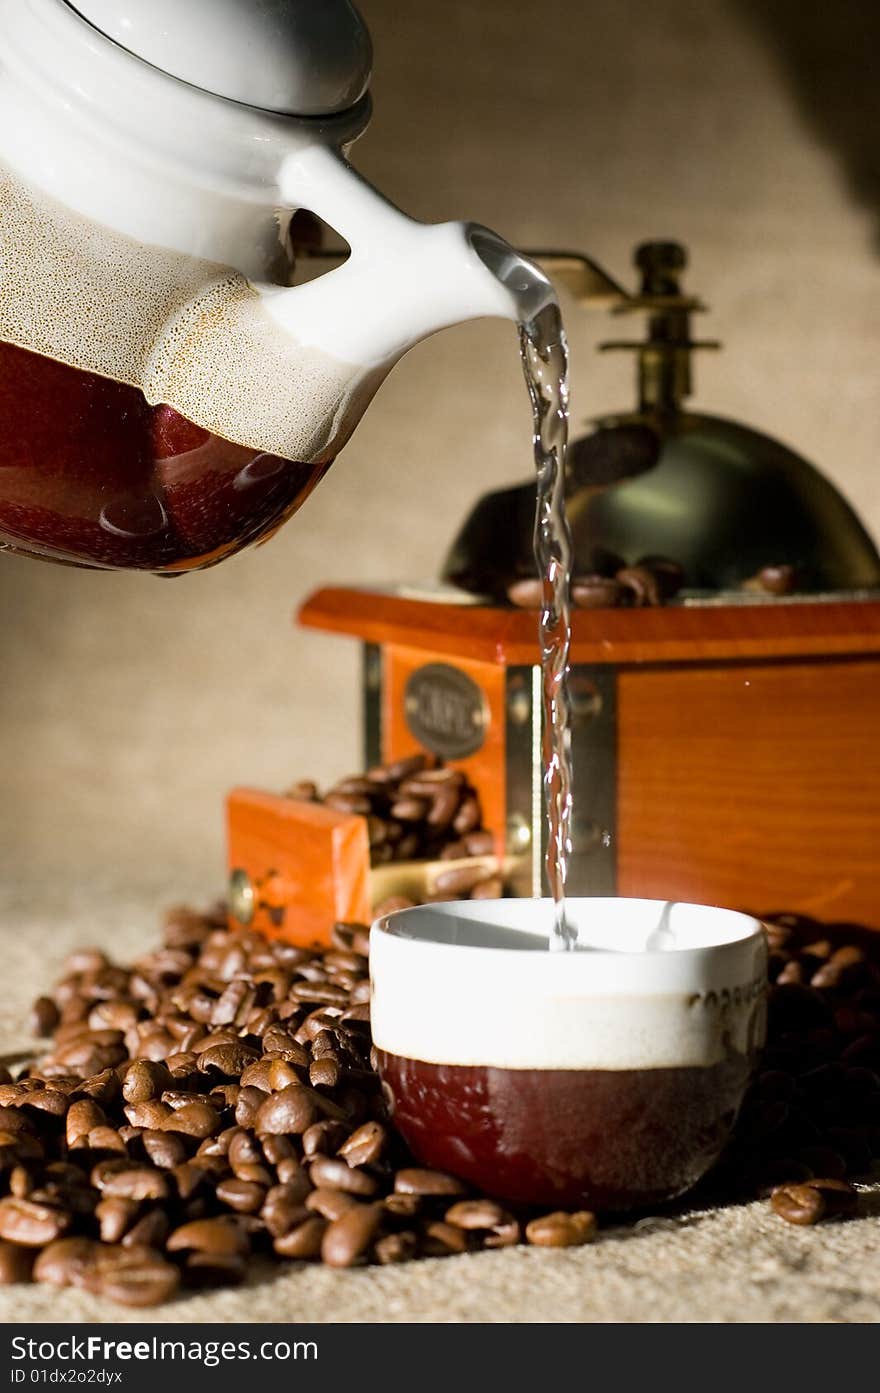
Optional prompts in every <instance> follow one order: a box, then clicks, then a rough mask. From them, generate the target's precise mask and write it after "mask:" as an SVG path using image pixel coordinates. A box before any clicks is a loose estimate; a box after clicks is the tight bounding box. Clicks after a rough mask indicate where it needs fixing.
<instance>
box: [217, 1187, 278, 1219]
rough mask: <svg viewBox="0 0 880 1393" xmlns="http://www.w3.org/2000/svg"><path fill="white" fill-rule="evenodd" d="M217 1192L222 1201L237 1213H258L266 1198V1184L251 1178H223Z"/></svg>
mask: <svg viewBox="0 0 880 1393" xmlns="http://www.w3.org/2000/svg"><path fill="white" fill-rule="evenodd" d="M216 1193H217V1198H218V1200H219V1201H220V1203H221V1204H225V1205H226V1206H227V1208H228V1209H234V1210H235V1212H236V1213H237V1214H256V1213H257V1211H258V1210H259V1209H261V1208H262V1206H263V1202H264V1200H265V1198H266V1189H265V1186H263V1185H255V1184H254V1183H253V1182H252V1181H249V1180H238V1179H230V1180H221V1181H220V1183H219V1185H218V1186H217V1191H216Z"/></svg>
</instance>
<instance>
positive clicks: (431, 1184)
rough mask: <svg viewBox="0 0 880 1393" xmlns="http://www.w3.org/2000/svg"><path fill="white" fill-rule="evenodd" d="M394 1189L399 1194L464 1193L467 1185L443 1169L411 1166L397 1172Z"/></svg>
mask: <svg viewBox="0 0 880 1393" xmlns="http://www.w3.org/2000/svg"><path fill="white" fill-rule="evenodd" d="M394 1189H395V1191H396V1192H397V1194H399V1195H463V1194H464V1193H465V1187H464V1186H463V1185H462V1183H461V1181H460V1180H456V1179H455V1177H454V1176H451V1175H445V1174H444V1173H443V1172H442V1171H433V1170H424V1169H422V1168H421V1167H417V1166H410V1167H405V1168H404V1169H403V1170H400V1171H398V1172H397V1175H396V1176H395V1177H394Z"/></svg>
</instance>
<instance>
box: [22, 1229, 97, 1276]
mask: <svg viewBox="0 0 880 1393" xmlns="http://www.w3.org/2000/svg"><path fill="white" fill-rule="evenodd" d="M98 1246H99V1245H98V1244H97V1243H95V1242H94V1240H93V1239H91V1238H61V1239H58V1240H57V1241H56V1242H54V1243H50V1244H49V1246H48V1247H47V1248H44V1249H43V1251H42V1252H41V1253H40V1255H39V1257H38V1258H37V1260H36V1263H35V1264H34V1274H33V1275H34V1278H35V1280H36V1281H38V1282H48V1283H49V1284H50V1285H51V1286H55V1287H68V1286H82V1285H83V1278H84V1275H85V1272H86V1270H87V1269H88V1268H89V1267H90V1266H91V1264H92V1263H93V1262H94V1260H95V1255H96V1252H97V1249H98Z"/></svg>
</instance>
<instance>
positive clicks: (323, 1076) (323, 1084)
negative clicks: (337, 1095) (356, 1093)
mask: <svg viewBox="0 0 880 1393" xmlns="http://www.w3.org/2000/svg"><path fill="white" fill-rule="evenodd" d="M340 1074H341V1070H340V1067H339V1064H338V1063H337V1062H336V1060H335V1059H330V1058H326V1057H325V1058H324V1059H313V1060H312V1062H311V1064H310V1065H309V1083H311V1084H312V1086H313V1087H314V1088H335V1087H336V1085H337V1084H338V1083H339V1078H340Z"/></svg>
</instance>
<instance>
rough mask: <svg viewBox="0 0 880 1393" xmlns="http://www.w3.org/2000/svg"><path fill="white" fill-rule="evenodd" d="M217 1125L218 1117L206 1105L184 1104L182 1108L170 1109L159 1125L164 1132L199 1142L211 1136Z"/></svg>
mask: <svg viewBox="0 0 880 1393" xmlns="http://www.w3.org/2000/svg"><path fill="white" fill-rule="evenodd" d="M219 1125H220V1118H219V1115H218V1114H217V1112H216V1110H215V1109H214V1108H212V1107H209V1106H208V1104H207V1103H186V1104H185V1105H184V1106H183V1107H182V1108H176V1109H172V1111H171V1114H170V1116H168V1117H166V1118H165V1119H164V1121H163V1122H162V1124H161V1126H162V1130H163V1131H164V1132H182V1133H183V1134H184V1135H185V1136H188V1137H198V1138H199V1140H204V1138H205V1137H210V1136H213V1135H214V1133H215V1132H216V1131H217V1129H218V1127H219Z"/></svg>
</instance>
